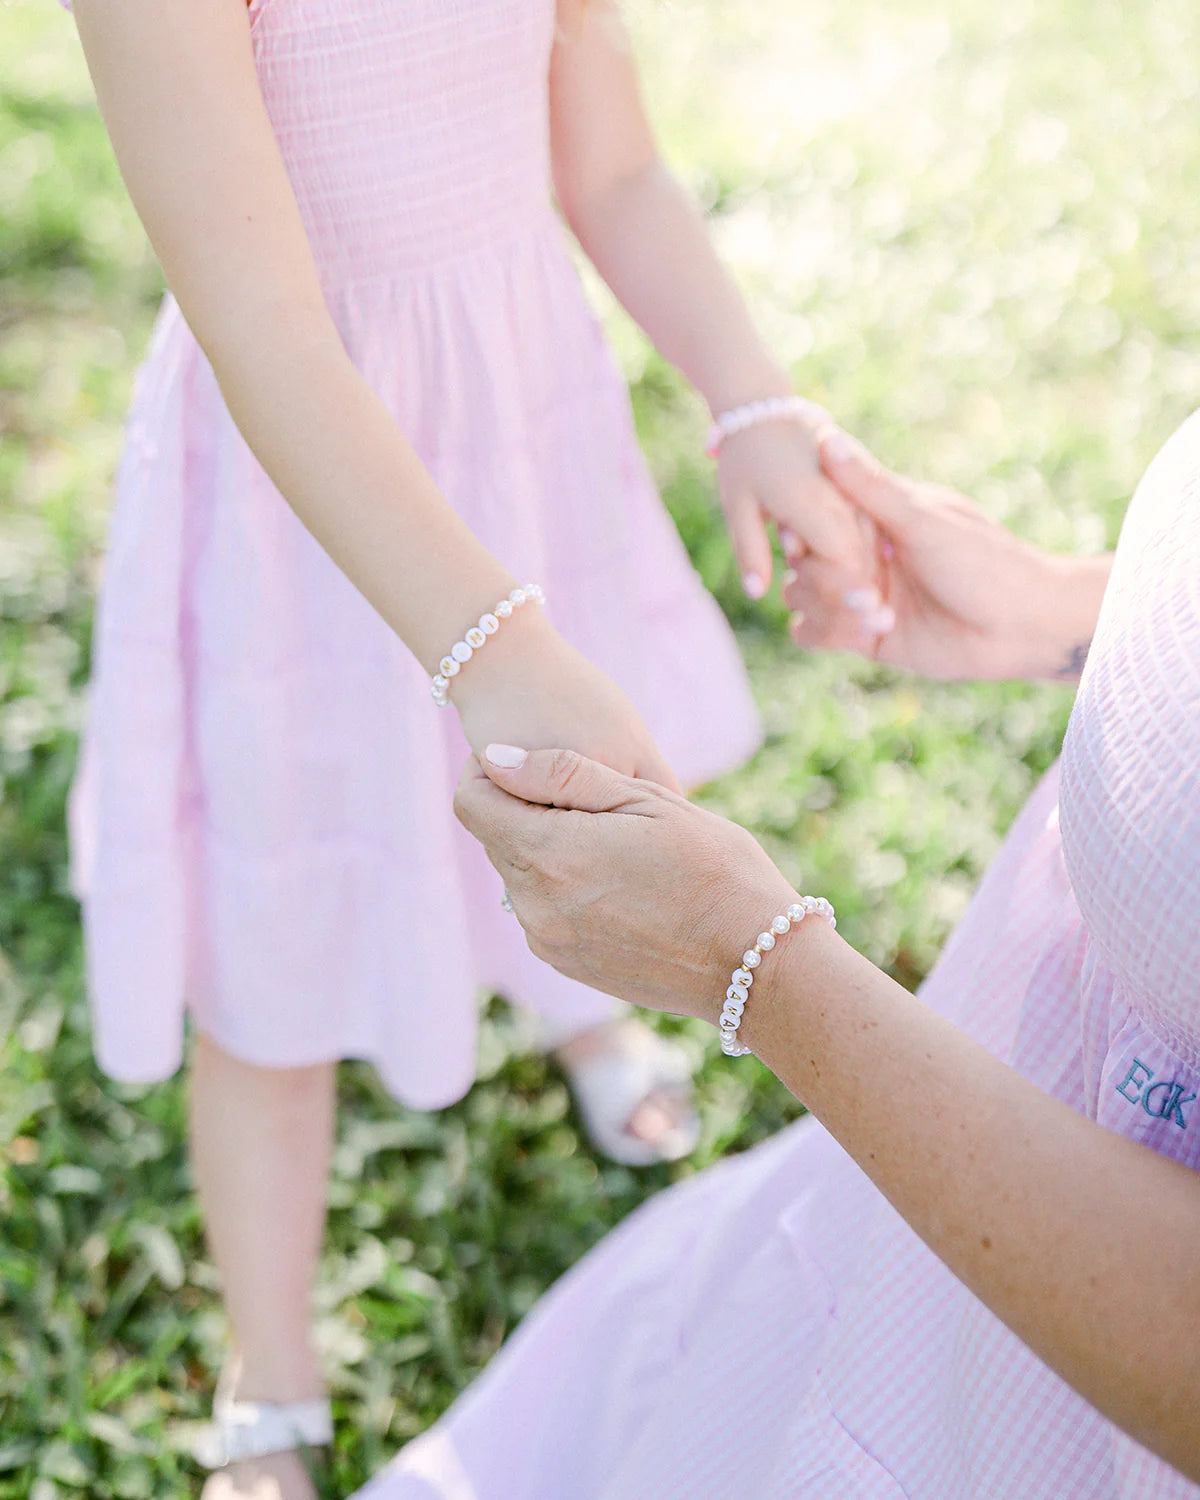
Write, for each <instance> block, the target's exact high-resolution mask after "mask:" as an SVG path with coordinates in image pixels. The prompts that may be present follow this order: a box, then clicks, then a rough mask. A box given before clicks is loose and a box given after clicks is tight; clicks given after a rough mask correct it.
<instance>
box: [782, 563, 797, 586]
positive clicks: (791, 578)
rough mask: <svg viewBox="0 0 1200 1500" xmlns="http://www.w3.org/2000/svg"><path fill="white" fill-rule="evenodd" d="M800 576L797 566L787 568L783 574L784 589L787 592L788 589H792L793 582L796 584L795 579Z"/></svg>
mask: <svg viewBox="0 0 1200 1500" xmlns="http://www.w3.org/2000/svg"><path fill="white" fill-rule="evenodd" d="M799 577H800V575H799V573H797V572H796V570H795V568H789V569H788V570H787V572H786V573H785V574H784V575H783V587H784V591H785V592H786V591H787V590H788V589H790V588H791V586H792V584H794V583H795V581H796V579H797V578H799Z"/></svg>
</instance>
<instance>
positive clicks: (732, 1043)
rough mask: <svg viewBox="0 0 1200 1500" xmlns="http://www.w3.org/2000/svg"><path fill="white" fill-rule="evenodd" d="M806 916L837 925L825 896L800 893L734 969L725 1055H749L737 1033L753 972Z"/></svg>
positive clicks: (724, 1023) (724, 1019)
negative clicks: (740, 1043) (798, 897)
mask: <svg viewBox="0 0 1200 1500" xmlns="http://www.w3.org/2000/svg"><path fill="white" fill-rule="evenodd" d="M805 917H824V918H825V920H826V921H827V922H828V923H829V925H830V927H836V926H837V917H835V916H834V913H833V907H832V906H830V904H829V902H828V901H826V899H825V897H824V896H801V897H800V899H799V901H793V902H792V904H791V906H789V907H788V909H787V910H786V911H785V912H781V913H780V914H779V916H777V917H776V918H774V920H773V921H772V922H771V925H770V926H769V927H768V928H767V929H766V931H765V932H760V933H759V935H758V941H757V942H756V943H755V944H754V947H753V948H747V949H746V951H745V953H743V954H742V962H741V967H740V968H737V969H734V971H733V978H732V980H731V981H730V985H729V988H728V989H727V990H726V991H725V1005H724V1007H723V1008H722V1011H721V1019H720V1021H719V1022H718V1025H719V1026H720V1030H721V1051H722V1052H723V1053H724V1054H725V1056H726V1057H746V1056H747V1055H748V1054H749V1051H750V1048H749V1047H739V1046H738V1042H737V1034H738V1027H739V1026H740V1025H741V1024H742V1012H743V1011H744V1010H745V1009H746V1000H747V999H748V997H749V994H750V986H751V985H752V984H753V983H754V971H755V969H757V968H758V966H759V964H761V963H762V961H763V954H764V953H770V951H771V949H772V948H773V947H774V946H775V944H776V943H777V942H778V941H779V939H780V938H781V937H783V936H784V935H785V934H786V933H787V932H789V931H790V930H791V929H792V927H793V926H794V925H795V924H796V923H797V922H803V920H804V919H805Z"/></svg>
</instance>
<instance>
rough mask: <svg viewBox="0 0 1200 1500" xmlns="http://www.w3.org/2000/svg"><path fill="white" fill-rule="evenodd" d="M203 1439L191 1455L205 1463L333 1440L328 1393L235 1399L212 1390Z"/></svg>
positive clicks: (217, 1465) (236, 1460) (219, 1463)
mask: <svg viewBox="0 0 1200 1500" xmlns="http://www.w3.org/2000/svg"><path fill="white" fill-rule="evenodd" d="M208 1435H209V1437H210V1438H211V1445H210V1444H209V1443H205V1444H204V1445H203V1451H202V1452H201V1453H199V1454H198V1455H197V1456H198V1457H199V1459H200V1462H201V1463H202V1464H203V1465H204V1466H205V1467H206V1468H209V1469H220V1468H223V1467H224V1466H225V1465H226V1464H236V1463H242V1462H244V1461H245V1460H247V1459H251V1458H265V1457H266V1456H267V1455H268V1454H270V1453H287V1452H290V1451H291V1450H292V1449H293V1448H323V1447H325V1446H326V1445H327V1444H328V1443H331V1442H332V1441H333V1410H332V1408H331V1406H330V1404H329V1398H328V1397H326V1396H318V1397H316V1398H315V1399H314V1400H311V1401H286V1402H274V1401H237V1400H233V1399H232V1398H229V1397H226V1396H223V1395H221V1394H220V1393H218V1395H217V1399H216V1400H215V1401H214V1402H213V1420H212V1426H211V1428H210V1429H209V1434H208Z"/></svg>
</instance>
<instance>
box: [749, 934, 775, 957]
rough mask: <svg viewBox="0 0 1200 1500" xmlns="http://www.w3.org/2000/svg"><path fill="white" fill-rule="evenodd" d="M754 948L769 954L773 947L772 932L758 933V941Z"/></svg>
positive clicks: (773, 936) (773, 938) (773, 937)
mask: <svg viewBox="0 0 1200 1500" xmlns="http://www.w3.org/2000/svg"><path fill="white" fill-rule="evenodd" d="M754 946H755V947H756V948H760V949H761V950H762V951H763V952H764V953H770V951H771V949H772V948H773V947H774V946H775V934H774V933H773V932H760V933H759V935H758V941H757V942H756V943H755V945H754Z"/></svg>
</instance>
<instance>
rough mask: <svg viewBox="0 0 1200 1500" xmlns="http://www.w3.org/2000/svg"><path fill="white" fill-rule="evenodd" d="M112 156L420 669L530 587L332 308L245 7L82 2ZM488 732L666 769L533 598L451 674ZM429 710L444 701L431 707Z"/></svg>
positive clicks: (218, 353) (317, 531) (261, 448)
mask: <svg viewBox="0 0 1200 1500" xmlns="http://www.w3.org/2000/svg"><path fill="white" fill-rule="evenodd" d="M75 15H76V20H77V23H78V26H79V32H80V37H81V39H82V42H83V46H84V50H85V53H86V55H87V60H88V65H89V67H90V69H91V73H92V78H93V80H94V83H95V86H96V92H97V96H98V98H99V102H100V107H101V110H102V112H103V114H104V118H105V122H106V124H107V126H108V130H109V135H110V136H111V138H112V142H113V146H114V149H115V151H116V155H117V160H118V162H119V165H120V167H121V171H122V173H123V175H124V177H125V181H126V183H127V185H128V187H129V191H130V194H131V196H132V198H133V201H134V204H135V206H136V208H137V210H138V213H139V214H140V215H141V218H142V222H143V223H144V224H145V226H146V229H147V232H148V233H149V236H150V239H151V241H152V243H153V245H154V248H155V250H156V251H157V253H158V256H159V259H160V260H161V262H162V265H163V269H164V271H165V273H166V278H167V282H168V284H169V285H170V287H171V289H172V291H173V292H174V294H175V296H176V298H177V299H178V301H179V304H180V307H181V308H182V310H183V313H184V316H185V317H186V318H187V321H188V323H189V325H190V326H191V328H192V331H193V332H194V333H195V335H196V337H197V339H198V340H199V342H200V344H201V346H202V347H203V349H204V352H205V353H206V354H207V356H208V358H209V360H210V361H211V363H212V367H213V370H214V372H215V374H216V378H217V380H218V382H219V384H220V387H221V391H222V394H223V395H224V397H225V400H226V403H227V405H228V408H229V411H230V414H231V416H232V417H233V420H234V421H235V422H236V424H237V426H238V427H239V429H240V430H241V432H242V434H243V435H244V436H245V438H246V440H247V442H248V443H249V445H250V447H251V448H252V450H253V451H254V453H255V455H256V457H257V458H258V459H259V461H260V462H261V463H262V465H263V467H264V469H265V470H266V471H267V473H268V474H269V475H270V477H271V479H272V480H273V481H274V482H275V484H276V485H277V486H278V488H279V489H280V491H281V492H282V494H283V495H284V497H285V498H286V499H287V500H288V502H289V503H290V504H291V505H292V507H293V509H294V510H295V511H296V513H297V514H298V515H299V517H300V519H301V520H302V521H303V522H304V524H305V525H306V526H307V527H308V528H309V530H310V531H311V532H312V533H313V535H314V536H315V537H316V538H317V540H318V541H319V542H320V543H321V545H322V546H323V547H324V548H325V549H326V551H328V553H329V554H330V556H331V557H332V558H333V560H334V561H335V562H336V563H337V564H338V566H339V567H340V568H342V569H343V570H344V571H345V572H346V574H347V575H348V576H349V577H350V578H351V580H352V581H353V582H354V583H355V584H356V585H357V587H358V588H359V589H360V590H361V591H362V593H363V594H364V595H365V596H366V598H367V599H368V600H369V601H370V602H371V603H372V604H373V605H374V606H375V608H376V609H377V610H378V611H379V613H380V614H381V615H382V616H383V618H384V619H385V620H386V621H387V622H388V624H389V625H391V626H392V628H393V629H394V630H396V632H397V633H398V634H399V635H400V636H401V638H402V639H403V640H404V641H405V642H406V643H407V644H408V646H409V647H410V648H411V649H412V651H413V652H414V654H415V655H416V656H417V658H418V659H419V660H420V661H421V662H422V664H423V665H424V667H425V668H426V670H427V671H429V672H430V673H432V672H433V671H434V670H436V664H437V662H438V661H439V660H440V659H441V657H442V656H443V655H444V654H445V652H446V651H447V650H448V648H449V646H450V645H451V643H453V642H454V641H456V640H458V639H459V638H460V637H461V636H462V634H463V632H464V630H465V629H466V627H467V626H468V625H469V624H471V623H472V622H473V621H474V620H475V619H477V618H478V617H479V615H480V614H481V613H482V612H483V611H484V610H487V609H490V608H491V606H492V605H493V604H494V603H495V601H496V600H497V599H499V598H501V597H503V596H504V595H505V594H507V593H508V592H509V591H510V590H511V589H512V588H513V586H514V584H515V583H516V582H518V581H524V580H515V579H514V578H513V577H512V576H511V575H510V574H509V573H508V571H507V570H506V569H505V568H503V567H502V566H501V565H500V564H499V563H498V562H497V561H496V559H495V558H493V557H492V556H491V554H490V553H489V552H488V551H487V549H486V548H485V547H484V546H483V545H482V544H481V543H480V542H479V541H478V540H477V539H476V538H475V537H474V536H473V535H472V533H471V532H470V531H469V529H468V528H467V527H466V525H465V524H464V523H463V522H462V521H461V520H460V519H459V517H458V516H457V515H456V514H455V513H454V511H453V510H452V509H451V507H450V506H449V505H447V504H446V502H445V501H444V500H443V498H442V497H441V495H440V494H439V493H438V491H437V488H436V487H435V485H434V483H433V481H432V479H431V478H430V476H429V474H428V473H427V472H426V470H425V468H424V467H423V465H422V464H421V462H420V461H419V459H418V458H417V456H416V455H415V453H414V452H413V450H412V448H411V447H410V446H409V444H408V443H407V442H406V440H405V438H404V436H403V435H402V433H401V432H400V431H399V429H398V428H397V426H396V424H395V423H394V421H393V420H392V418H391V416H390V415H389V413H388V412H387V410H386V409H385V407H384V406H383V404H382V402H381V401H380V400H379V399H378V397H377V396H376V395H375V394H374V392H373V391H372V390H371V389H370V387H369V386H368V384H367V383H366V381H365V380H364V379H363V377H362V376H361V375H360V374H359V372H358V371H357V370H356V369H355V368H354V366H353V364H352V363H351V361H350V359H349V357H348V355H347V354H346V351H345V349H344V347H343V345H342V343H341V339H340V337H339V335H338V332H337V329H336V327H335V325H334V323H333V320H332V318H331V316H330V314H329V311H328V309H327V307H326V305H325V301H324V297H323V294H322V290H321V286H320V283H319V281H318V278H317V273H316V268H315V265H314V263H313V258H312V254H311V251H310V248H309V244H308V240H307V236H306V234H305V230H304V226H303V223H302V221H301V218H300V213H299V209H298V208H297V205H296V201H295V198H294V197H293V194H292V190H291V185H290V183H289V181H288V178H287V174H286V171H285V169H284V166H283V162H282V159H281V157H280V154H279V151H278V147H277V144H276V141H275V138H274V135H273V132H272V130H271V125H270V121H269V120H268V118H267V113H266V109H265V106H264V104H263V101H262V96H261V94H260V91H259V87H258V79H257V76H256V73H255V69H254V62H253V54H252V49H251V40H250V29H249V22H248V20H247V15H246V5H245V3H244V0H204V3H203V4H196V3H194V0H156V3H155V4H153V5H146V4H144V3H142V0H76V4H75ZM452 697H453V700H454V703H455V706H456V707H458V708H459V710H460V712H461V713H462V714H463V716H464V722H465V723H466V725H467V728H468V733H469V735H470V736H471V738H472V739H473V741H474V740H477V739H479V738H481V737H483V736H485V735H486V734H488V733H490V732H492V728H493V726H494V727H496V728H498V727H499V724H500V722H501V721H502V720H503V719H505V718H507V717H510V716H511V717H515V718H516V719H517V720H518V721H521V720H526V721H528V722H529V724H530V727H531V731H532V732H533V733H534V734H535V735H537V736H538V738H539V739H540V741H541V742H542V743H545V742H546V735H547V734H550V733H551V732H552V726H554V725H556V724H561V725H562V728H563V730H564V731H565V732H567V733H568V734H569V735H570V737H571V739H572V740H573V741H578V740H581V739H582V740H584V741H586V740H589V739H594V740H595V741H596V743H597V744H598V745H599V746H600V747H602V748H601V749H600V750H599V752H598V753H600V755H601V756H602V758H603V759H606V760H611V761H613V763H615V764H624V765H625V768H626V769H630V770H632V769H634V768H635V767H637V768H638V769H639V770H640V771H642V772H644V773H648V774H658V775H662V776H664V777H666V778H667V779H669V778H670V772H669V771H668V770H667V768H666V767H665V766H664V764H663V763H662V761H661V757H660V756H659V755H658V752H657V750H656V749H655V748H654V746H653V744H652V742H651V741H650V738H649V735H648V734H647V732H646V731H645V729H644V728H643V726H642V725H641V723H640V721H639V720H638V719H637V716H636V714H635V713H634V711H633V709H632V707H631V706H630V705H629V704H628V703H627V702H626V701H625V699H624V698H623V697H622V696H621V695H620V694H619V693H618V692H617V690H616V689H615V688H614V687H613V686H612V685H611V684H610V683H608V681H607V679H605V678H603V676H602V675H601V674H600V673H598V672H596V671H595V670H594V669H592V668H590V667H589V666H588V665H587V663H586V662H584V661H583V660H582V658H580V657H578V655H577V654H576V653H574V652H573V651H571V650H570V648H569V647H567V646H566V644H565V643H564V642H562V641H561V639H560V638H559V637H557V636H556V634H555V633H554V632H553V631H552V630H551V629H550V628H549V626H548V625H547V624H546V623H545V621H544V620H543V619H542V618H541V617H540V613H539V612H538V611H537V610H536V609H533V608H528V609H524V610H521V611H519V612H518V613H517V614H514V616H513V617H512V620H511V621H510V622H509V623H508V624H507V625H506V626H505V628H504V629H503V630H501V631H500V632H499V634H498V635H496V637H495V638H494V639H493V640H492V641H491V642H490V643H489V646H488V649H487V651H486V652H484V653H483V654H482V655H481V656H480V657H479V658H478V659H477V660H475V661H472V663H471V665H470V668H469V669H468V670H467V671H465V672H463V673H462V674H461V675H460V677H458V678H457V679H456V680H455V684H454V689H453V693H452ZM429 711H430V712H434V711H435V710H434V708H433V705H432V704H431V705H430V710H429Z"/></svg>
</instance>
